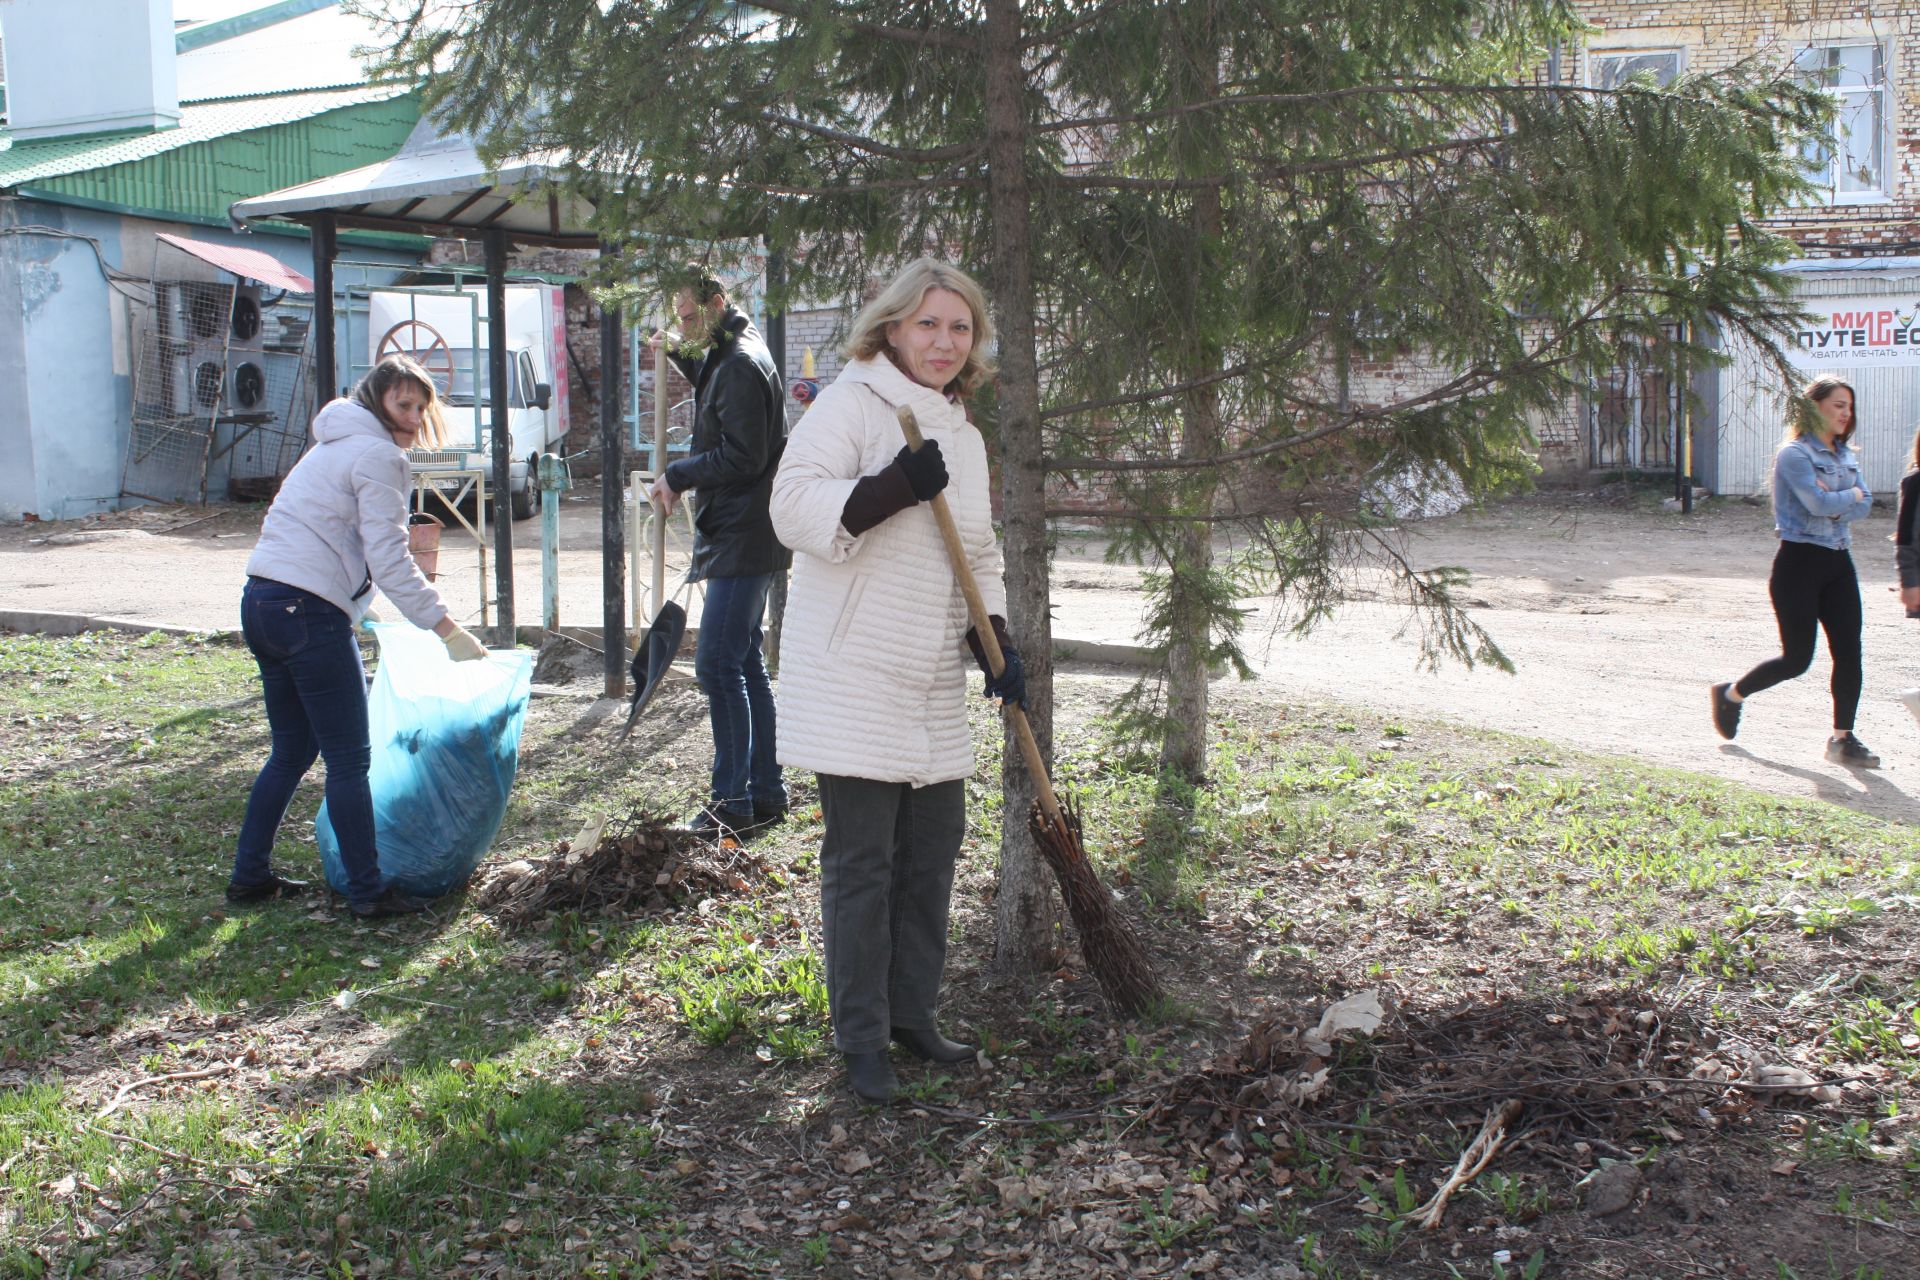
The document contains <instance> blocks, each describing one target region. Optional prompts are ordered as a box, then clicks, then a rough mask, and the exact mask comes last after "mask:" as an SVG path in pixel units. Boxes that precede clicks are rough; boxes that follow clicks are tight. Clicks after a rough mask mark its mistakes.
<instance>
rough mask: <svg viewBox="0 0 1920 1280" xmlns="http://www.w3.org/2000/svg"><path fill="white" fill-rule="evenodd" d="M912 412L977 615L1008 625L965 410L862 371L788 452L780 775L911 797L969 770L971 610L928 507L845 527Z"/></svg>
mask: <svg viewBox="0 0 1920 1280" xmlns="http://www.w3.org/2000/svg"><path fill="white" fill-rule="evenodd" d="M896 405H905V406H906V407H908V408H911V409H912V410H913V412H914V417H915V418H916V419H917V420H918V421H919V424H920V430H921V432H922V433H923V434H924V435H925V436H926V438H927V439H928V440H938V441H939V442H940V452H941V454H942V456H943V457H944V458H945V460H946V464H947V476H948V482H947V488H946V496H947V502H948V504H949V505H950V506H951V508H952V510H953V515H954V520H955V522H956V523H957V524H958V525H959V526H960V536H961V540H962V541H963V542H964V543H965V544H966V547H967V553H968V558H969V560H970V562H971V564H972V566H973V573H974V577H975V579H976V580H977V581H978V582H979V584H980V594H981V597H982V598H983V599H984V600H985V601H986V605H987V612H989V613H997V614H1000V615H1002V616H1005V614H1006V608H1007V605H1006V599H1007V596H1006V587H1005V585H1004V584H1003V583H1002V581H1001V577H1000V572H1001V561H1000V546H999V543H997V542H996V541H995V540H994V536H993V519H992V512H991V509H990V507H989V506H988V498H987V494H988V481H987V450H986V446H985V444H984V443H983V442H982V441H981V439H980V432H979V431H978V430H977V429H975V427H974V426H973V424H972V423H970V422H968V421H967V419H966V414H965V413H964V412H963V411H962V410H961V408H960V406H958V405H956V404H952V403H950V402H949V401H948V400H947V399H946V397H945V396H942V395H941V394H939V393H938V392H936V391H933V390H930V389H929V388H926V387H923V386H921V385H919V384H918V383H916V382H914V381H912V380H911V379H909V378H908V377H907V376H906V375H905V374H903V373H901V372H900V370H899V369H898V368H896V367H895V366H894V364H893V363H892V362H891V361H890V360H888V359H887V358H886V357H885V356H878V357H875V358H874V359H872V360H856V361H854V362H852V363H851V364H849V365H847V367H846V368H845V369H844V370H843V371H842V372H841V374H840V376H839V378H838V379H836V380H835V382H834V384H833V385H832V386H830V387H828V388H827V389H826V390H825V391H823V392H821V393H820V397H819V399H818V400H816V401H815V402H814V404H813V407H812V408H810V409H808V410H807V414H806V416H805V417H803V418H802V419H801V420H800V424H799V425H798V426H797V427H795V428H794V431H793V435H792V436H791V437H790V438H789V439H788V441H787V451H786V456H785V457H784V458H783V459H782V460H781V462H780V470H779V473H778V474H777V475H776V476H775V477H774V481H773V527H774V531H775V532H776V533H778V534H779V536H780V541H782V542H784V543H785V544H786V545H787V546H789V547H791V548H792V549H793V551H794V553H795V554H794V559H793V582H792V586H791V588H790V589H789V591H788V595H787V611H786V617H785V621H784V622H783V623H782V627H781V633H780V694H779V715H778V717H777V719H776V725H777V730H778V740H779V742H778V745H779V757H780V763H781V764H783V765H790V766H793V767H795V768H801V769H812V770H815V771H816V772H820V773H831V774H840V775H844V776H848V777H855V778H871V779H874V780H876V781H880V782H906V783H910V784H912V785H913V786H916V787H923V786H927V785H929V784H931V783H935V782H947V781H951V780H952V779H954V778H964V777H967V776H968V775H969V774H971V773H972V772H973V744H972V741H971V739H970V736H969V734H968V732H967V706H966V700H967V683H968V675H969V673H970V672H974V671H977V670H978V669H979V668H978V667H977V666H976V665H975V663H974V661H973V657H972V655H971V654H970V653H969V652H968V649H967V645H966V634H967V627H968V626H969V625H970V624H969V621H968V618H967V602H966V599H965V597H964V596H962V595H961V594H960V585H959V582H958V580H956V579H955V577H954V575H953V569H952V567H951V565H949V564H948V562H947V550H946V544H945V543H944V542H942V541H941V539H940V529H939V526H938V525H937V524H936V523H935V522H934V518H933V509H932V507H931V506H929V505H928V504H926V503H921V504H919V505H917V506H913V507H909V508H907V509H906V510H905V511H901V512H898V513H896V514H895V515H892V516H889V517H888V518H887V519H885V520H883V521H881V522H880V523H879V524H878V525H876V526H874V527H873V528H871V529H869V530H867V531H866V532H865V533H863V534H861V535H860V536H859V537H854V536H853V535H852V534H849V533H848V532H847V531H846V529H844V528H843V527H842V526H841V524H840V513H841V511H842V510H843V509H844V508H845V507H846V505H847V497H848V495H849V494H851V493H852V492H853V486H854V484H855V483H856V482H857V481H858V480H859V479H860V477H861V476H866V475H873V474H875V473H876V472H879V471H881V470H883V469H885V468H886V467H887V466H888V464H890V463H891V462H892V461H893V459H894V455H895V454H897V453H899V451H900V447H901V446H902V445H903V444H905V443H906V440H905V438H904V437H903V436H902V435H901V433H900V423H899V420H898V419H897V418H896V417H895V416H894V407H895V406H896Z"/></svg>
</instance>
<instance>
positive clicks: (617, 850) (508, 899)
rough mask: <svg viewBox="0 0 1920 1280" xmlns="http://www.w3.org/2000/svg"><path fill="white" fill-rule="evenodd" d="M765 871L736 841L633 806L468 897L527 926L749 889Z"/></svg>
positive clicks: (495, 871) (497, 871) (501, 872)
mask: <svg viewBox="0 0 1920 1280" xmlns="http://www.w3.org/2000/svg"><path fill="white" fill-rule="evenodd" d="M764 871H765V868H764V866H763V865H762V863H761V861H760V859H759V858H757V857H755V856H754V855H753V854H751V853H749V852H747V851H746V850H745V849H743V848H742V847H741V846H740V845H739V844H738V843H736V842H734V841H732V840H725V841H714V840H710V839H707V838H705V837H703V836H700V835H697V834H695V833H694V832H692V831H690V830H688V829H687V828H686V827H682V826H674V825H672V824H670V823H668V822H666V821H664V820H662V819H660V818H656V817H654V816H653V815H651V814H649V813H647V812H646V811H645V810H636V811H635V812H633V813H631V814H629V815H628V816H627V817H625V818H624V819H615V820H613V821H611V822H607V821H604V820H597V821H595V822H591V823H589V824H588V826H587V828H586V829H585V830H583V831H582V832H581V833H580V835H578V836H575V837H574V838H573V839H572V840H570V841H568V840H563V841H561V842H560V844H559V845H558V847H557V848H556V849H555V851H554V852H553V853H552V854H549V855H548V856H547V857H544V858H522V859H519V860H517V861H514V862H509V863H505V864H502V865H501V866H498V867H495V868H492V869H491V870H489V871H487V872H486V873H485V877H484V879H482V880H480V881H478V882H477V883H476V884H475V886H474V889H473V893H472V896H471V899H470V901H471V902H472V904H473V905H474V906H475V907H477V908H478V909H480V910H481V911H484V912H486V913H487V914H488V915H489V916H491V917H492V918H493V919H494V921H495V922H496V923H497V924H499V925H500V926H501V927H502V928H525V927H526V926H528V925H530V924H534V923H536V922H538V921H540V920H542V919H544V918H545V917H547V916H550V915H553V914H555V913H557V912H562V911H602V910H606V909H609V908H616V909H617V908H627V909H637V910H643V911H659V910H664V909H665V908H667V907H669V906H671V905H673V904H674V903H676V902H680V901H683V900H685V899H687V898H689V897H699V898H715V897H725V896H730V895H733V894H739V893H745V892H747V890H748V889H749V888H751V887H752V885H753V884H754V883H755V882H756V881H758V880H759V879H760V878H761V876H762V875H763V873H764Z"/></svg>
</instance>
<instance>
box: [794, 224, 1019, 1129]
mask: <svg viewBox="0 0 1920 1280" xmlns="http://www.w3.org/2000/svg"><path fill="white" fill-rule="evenodd" d="M991 336H992V329H991V326H990V324H989V322H988V319H987V308H986V298H985V296H984V295H983V294H982V293H981V291H980V286H979V285H977V284H975V283H974V282H973V281H972V280H971V279H969V278H968V277H967V276H966V275H965V274H963V273H962V272H960V271H958V270H956V269H955V268H953V267H952V266H949V265H948V264H946V263H943V262H938V261H935V260H933V259H929V258H923V259H921V260H919V261H917V262H915V263H912V264H911V265H909V266H908V267H907V268H905V269H904V270H903V271H902V272H901V273H900V274H899V275H898V276H896V277H895V278H894V280H893V282H892V283H891V284H889V285H888V286H887V287H886V289H885V290H883V291H882V292H881V293H880V295H879V296H878V297H877V298H875V299H874V300H873V301H872V302H871V303H869V304H868V305H867V306H866V307H865V308H864V309H863V310H862V311H861V312H860V314H859V315H858V316H857V317H855V319H854V322H853V336H852V339H851V341H850V342H849V343H848V345H847V356H848V358H849V363H848V364H847V366H846V368H845V369H844V370H843V371H842V372H841V374H840V376H839V378H838V379H837V380H835V382H834V383H833V385H832V386H830V387H828V388H827V389H826V390H825V391H823V392H821V393H820V397H819V399H818V400H816V401H815V402H814V404H813V407H812V408H811V409H809V410H808V411H807V414H806V416H805V417H804V418H802V419H801V420H800V424H799V426H798V427H796V428H795V429H794V432H793V434H792V436H791V437H790V439H789V440H788V443H787V451H786V456H785V457H784V458H783V459H782V461H781V463H780V470H779V473H778V475H777V476H776V477H775V479H774V483H773V503H772V509H773V525H774V531H775V532H776V533H777V534H778V535H779V536H780V540H781V541H782V542H784V543H785V544H786V545H787V546H789V547H791V548H792V549H793V551H794V553H795V554H794V562H793V582H792V586H791V588H790V590H789V593H788V597H787V611H786V617H785V620H784V622H783V624H782V633H781V642H780V647H781V660H780V691H779V699H778V705H779V714H778V718H777V724H778V730H777V736H778V742H779V759H780V763H781V764H783V765H787V766H791V767H794V768H802V769H811V770H813V771H815V773H817V774H818V776H819V785H820V807H821V810H822V812H823V814H824V816H825V818H826V835H825V837H824V838H823V839H822V840H821V843H820V913H821V923H822V932H823V934H824V936H825V940H826V952H827V996H828V1002H829V1005H830V1007H831V1011H832V1016H833V1040H834V1045H835V1047H837V1048H838V1049H839V1050H840V1052H841V1053H842V1055H844V1057H845V1059H846V1064H847V1075H848V1079H849V1081H850V1083H851V1084H852V1086H853V1091H854V1092H855V1093H856V1094H857V1095H859V1096H860V1097H861V1098H862V1099H865V1100H866V1101H869V1102H886V1101H888V1100H890V1099H891V1098H892V1097H893V1094H894V1091H895V1090H896V1089H897V1088H898V1087H899V1086H898V1081H897V1080H896V1079H895V1077H894V1074H893V1068H892V1066H891V1065H890V1064H889V1062H888V1060H887V1046H888V1043H889V1042H890V1041H891V1042H892V1043H895V1044H898V1045H900V1046H901V1047H902V1048H903V1049H905V1050H906V1051H907V1052H908V1053H910V1054H912V1055H913V1056H915V1057H917V1058H921V1059H923V1060H927V1061H933V1062H964V1061H966V1060H968V1059H970V1058H972V1057H973V1056H974V1052H975V1051H974V1048H973V1046H971V1045H965V1044H957V1043H955V1042H954V1041H952V1040H949V1039H947V1038H946V1037H945V1036H943V1035H941V1034H940V1030H939V1026H938V1022H937V1020H936V1012H937V1006H938V1003H939V995H940V977H941V971H942V970H943V968H944V967H945V964H946V945H947V906H948V899H949V898H950V897H951V895H952V891H953V870H954V861H955V859H956V858H957V857H958V855H959V852H960V841H961V838H962V836H963V835H964V834H965V831H966V779H967V777H968V776H969V775H970V774H971V773H972V772H973V744H972V741H971V737H970V735H969V732H968V729H967V708H966V680H967V672H968V670H969V666H968V656H967V655H968V650H969V648H971V649H972V650H973V661H974V662H977V663H979V664H980V665H981V667H982V669H983V670H984V668H985V659H984V656H983V655H982V653H981V650H980V647H979V643H978V640H977V638H976V637H975V636H974V634H973V632H972V630H971V628H970V627H969V626H968V622H967V605H966V600H965V599H964V598H963V597H962V595H961V593H960V586H959V583H958V581H957V580H956V579H955V577H954V574H953V569H952V566H951V565H950V563H949V562H948V560H947V551H946V546H945V544H944V543H943V542H942V541H941V537H940V530H939V527H938V525H937V524H936V523H935V521H934V516H933V512H932V510H931V508H930V507H929V506H927V505H926V504H927V503H928V502H929V501H930V500H931V499H932V498H933V496H934V495H935V494H938V493H941V492H943V491H944V492H945V493H946V495H947V502H948V504H949V505H950V506H951V508H952V510H953V515H954V519H955V521H956V523H957V524H958V525H959V528H960V536H961V539H962V541H963V542H964V543H965V544H966V549H967V555H968V558H969V560H970V561H971V564H972V568H973V573H974V576H975V578H976V579H978V581H979V585H980V593H981V595H982V596H983V597H984V598H985V601H986V604H987V610H988V612H989V613H991V614H993V615H994V617H993V623H994V630H995V631H996V633H998V638H999V641H1000V648H1001V650H1002V651H1003V652H1004V653H1005V654H1006V659H1007V662H1006V670H1005V671H1004V672H1003V673H1002V675H1001V677H1000V678H999V679H998V680H995V679H994V678H993V677H992V675H991V674H990V673H989V675H988V685H987V693H988V695H989V696H991V697H999V698H1007V699H1011V700H1013V701H1015V702H1019V701H1021V700H1022V699H1023V698H1024V695H1025V689H1024V686H1023V682H1022V675H1021V666H1020V657H1019V655H1018V654H1017V653H1015V652H1014V650H1013V648H1012V646H1011V645H1009V644H1008V642H1007V636H1006V633H1005V623H1004V621H1003V618H1004V615H1005V613H1006V588H1005V586H1004V585H1003V583H1002V582H1001V573H1000V568H1001V564H1000V547H999V544H998V542H997V541H996V540H995V538H994V534H993V517H992V511H991V508H990V505H989V501H988V492H989V489H988V479H987V451H986V446H985V444H984V443H983V442H982V440H981V438H980V433H979V431H978V430H976V429H975V428H974V426H973V424H972V423H971V422H969V421H968V419H967V414H966V409H965V403H966V398H967V397H968V396H969V395H970V394H971V393H972V392H973V391H974V390H975V388H977V387H978V386H980V384H981V383H983V382H984V381H985V380H986V379H987V377H988V376H989V375H990V374H991V372H992V366H991V365H990V364H989V363H988V361H987V359H986V355H985V351H986V347H987V344H988V341H989V339H990V338H991ZM901 407H906V408H910V409H912V410H913V413H914V416H915V418H916V419H917V420H918V421H919V424H920V430H921V432H922V433H923V434H924V435H925V436H926V444H925V445H924V446H923V447H922V448H921V449H920V450H919V451H918V452H914V451H911V450H909V449H908V448H907V446H906V442H905V438H904V437H903V436H902V434H901V431H900V423H899V419H898V417H897V415H896V412H895V411H896V409H898V408H901Z"/></svg>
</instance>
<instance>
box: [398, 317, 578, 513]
mask: <svg viewBox="0 0 1920 1280" xmlns="http://www.w3.org/2000/svg"><path fill="white" fill-rule="evenodd" d="M368 319H369V321H370V323H369V326H368V329H369V336H370V342H369V346H370V348H371V349H370V352H369V355H370V356H371V360H372V362H375V363H377V362H378V361H379V359H380V358H381V357H382V356H388V355H392V354H394V353H395V352H399V353H401V354H403V355H409V356H412V357H413V358H414V359H415V360H418V361H419V362H420V363H421V364H422V365H423V366H424V367H425V368H426V370H427V372H428V373H429V374H431V375H432V376H433V379H434V381H435V382H436V383H437V384H438V385H439V387H440V391H441V393H442V394H443V395H444V396H445V397H446V398H447V401H448V406H449V407H448V412H447V425H448V428H449V434H450V436H451V440H450V442H449V443H448V445H447V447H446V448H444V449H442V450H440V451H438V452H435V453H430V454H429V453H426V452H424V451H416V453H415V456H414V469H415V470H416V471H427V470H433V471H447V470H451V469H455V468H458V469H461V470H467V471H485V472H487V473H489V474H491V472H492V470H493V432H492V423H493V415H492V409H491V405H490V403H489V400H488V376H487V351H488V346H487V343H488V337H487V333H488V318H487V293H486V288H485V287H484V286H482V285H468V286H466V287H464V288H463V289H462V290H460V291H459V292H454V291H453V290H450V289H449V290H424V291H418V292H416V291H411V290H391V291H388V290H375V291H374V292H373V294H372V296H371V297H370V298H369V300H368ZM566 342H567V309H566V303H565V299H564V294H563V292H562V290H561V289H560V288H559V286H557V285H508V286H507V431H508V441H509V444H508V451H509V457H510V463H509V472H508V475H509V480H508V484H509V492H510V493H511V495H512V499H513V517H514V519H516V520H524V519H526V518H527V517H528V516H530V515H532V514H533V512H534V511H535V510H536V508H537V506H538V503H539V493H538V491H537V490H536V489H535V488H534V481H535V478H536V470H535V469H536V466H537V463H536V462H535V459H537V458H538V457H539V456H540V455H541V454H542V453H546V452H556V453H557V452H560V451H561V442H562V441H564V440H565V439H566V435H567V423H568V412H567V410H568V395H567V391H568V386H567V381H568V380H567V356H566V351H567V346H566ZM476 406H477V407H478V409H479V420H478V423H477V424H476V422H475V417H474V410H475V408H476ZM442 483H443V485H444V487H446V488H448V489H454V488H457V487H458V484H459V482H458V481H457V480H455V479H453V478H451V477H450V478H448V479H446V480H445V481H443V482H442Z"/></svg>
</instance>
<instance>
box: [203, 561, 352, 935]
mask: <svg viewBox="0 0 1920 1280" xmlns="http://www.w3.org/2000/svg"><path fill="white" fill-rule="evenodd" d="M240 629H241V632H242V634H244V635H245V636H246V638H247V648H249V649H251V650H252V651H253V657H254V661H256V662H257V663H259V665H260V684H261V687H262V689H263V690H264V692H265V694H266V700H267V725H268V727H269V728H270V729H271V730H272V736H273V750H272V752H271V753H270V754H269V755H268V756H267V763H266V764H265V766H263V767H262V768H261V770H260V776H259V777H258V778H257V779H255V780H254V784H253V794H252V795H250V796H249V797H248V798H247V817H246V821H244V822H243V823H241V824H240V840H239V843H238V845H237V847H236V848H235V851H234V856H233V883H234V884H236V885H249V884H261V883H264V882H265V881H266V880H267V878H268V877H269V876H271V875H272V874H273V866H272V861H271V855H272V853H273V837H274V834H275V833H276V832H278V831H279V829H280V820H281V819H282V818H284V817H286V816H287V805H288V804H290V803H291V802H292V800H293V792H294V788H296V787H298V786H299V785H300V779H301V778H302V777H304V776H305V775H306V772H307V770H308V769H310V768H312V767H313V762H314V759H315V757H317V756H325V757H326V761H327V816H328V818H329V819H331V820H332V822H333V831H334V834H335V835H336V836H337V837H339V840H340V861H341V862H342V863H343V864H344V865H345V867H346V873H347V897H348V898H349V899H350V900H351V901H353V902H356V903H359V902H370V901H372V900H373V899H375V898H377V897H379V896H380V890H381V882H380V863H379V858H378V857H377V855H376V854H375V852H374V843H373V793H372V792H371V791H370V790H369V789H368V787H367V764H368V761H369V760H371V759H372V756H373V745H372V742H371V740H370V739H369V737H368V733H367V674H366V670H365V668H363V667H362V666H361V665H360V646H359V644H358V643H357V642H356V641H355V639H354V635H353V622H352V620H351V619H349V618H348V617H347V615H346V614H344V613H342V612H340V610H339V609H338V608H337V607H336V606H334V605H331V604H329V603H327V602H326V601H325V600H322V599H321V598H320V597H319V596H316V595H314V594H313V593H311V592H308V591H302V590H301V589H300V588H298V587H289V586H287V585H286V584H285V583H280V582H272V581H269V580H268V579H265V578H249V579H247V587H246V590H245V591H244V592H243V593H242V594H241V597H240Z"/></svg>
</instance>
